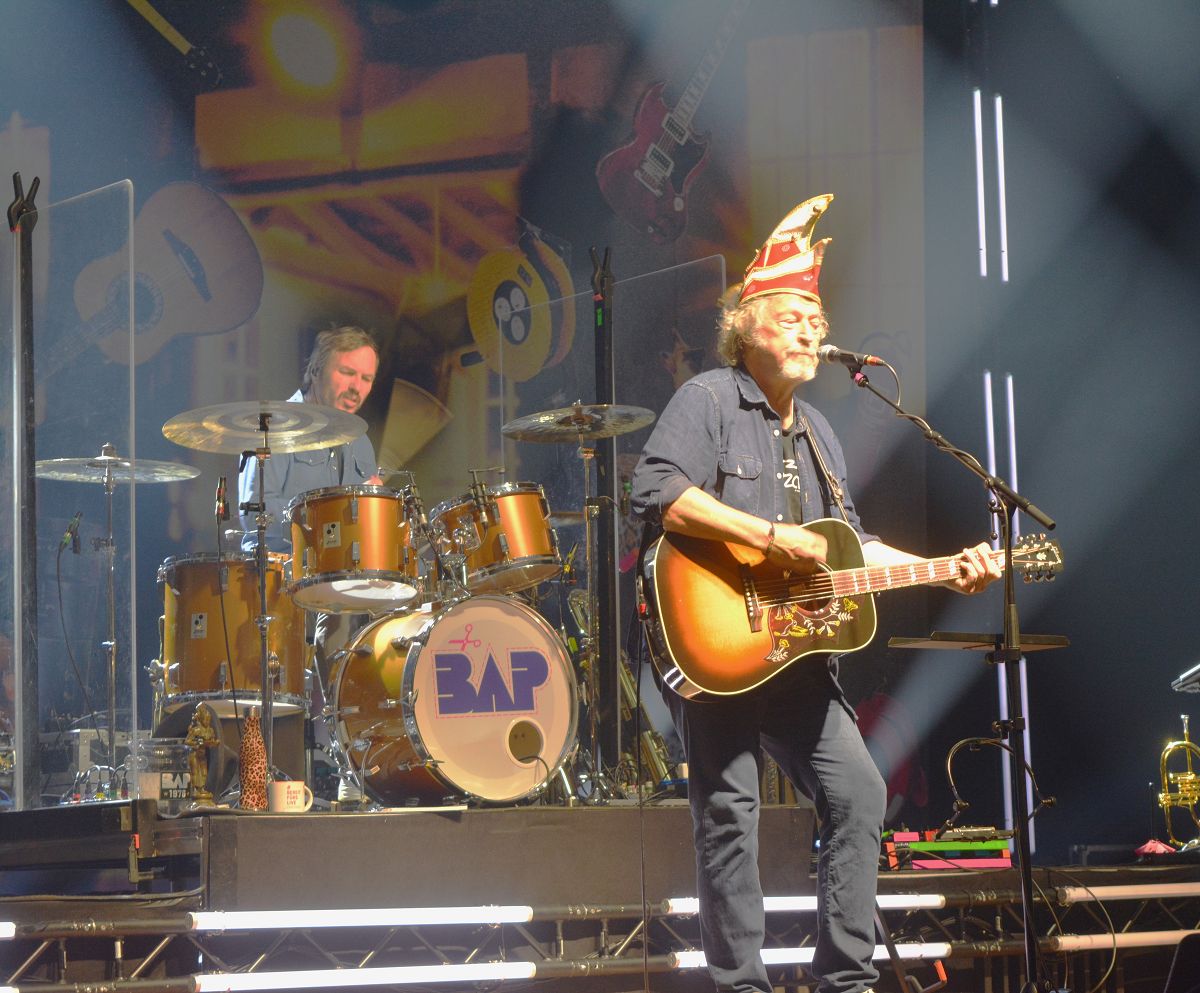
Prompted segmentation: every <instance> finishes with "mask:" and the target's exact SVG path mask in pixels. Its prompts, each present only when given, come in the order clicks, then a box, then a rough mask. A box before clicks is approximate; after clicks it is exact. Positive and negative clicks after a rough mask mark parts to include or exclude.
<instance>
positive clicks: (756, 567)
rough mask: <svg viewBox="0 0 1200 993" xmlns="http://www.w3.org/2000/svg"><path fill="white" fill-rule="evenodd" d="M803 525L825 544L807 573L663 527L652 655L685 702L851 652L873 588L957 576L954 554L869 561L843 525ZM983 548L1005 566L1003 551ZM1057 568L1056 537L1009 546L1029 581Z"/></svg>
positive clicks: (870, 608) (650, 585) (867, 623)
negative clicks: (822, 559) (819, 562)
mask: <svg viewBox="0 0 1200 993" xmlns="http://www.w3.org/2000/svg"><path fill="white" fill-rule="evenodd" d="M805 527H807V528H809V529H810V530H812V531H815V532H816V533H818V534H820V535H822V536H824V537H825V539H826V541H827V542H828V545H829V547H828V551H827V553H826V564H825V565H823V566H821V567H820V568H818V569H817V570H816V571H814V572H812V573H810V574H806V575H799V574H796V573H789V572H786V571H784V570H781V569H779V568H777V567H776V566H774V565H772V564H771V563H769V562H767V560H766V557H765V556H764V555H763V553H762V552H759V551H757V550H756V549H753V548H749V547H747V546H745V545H740V544H738V543H736V542H721V541H710V540H706V539H702V538H691V537H687V536H685V535H679V534H673V533H671V532H667V533H666V534H664V535H662V537H660V538H658V539H657V540H656V541H655V542H654V543H653V544H652V545H651V546H650V548H649V549H647V552H646V557H645V564H644V569H643V579H644V588H645V589H646V592H647V595H648V599H649V601H650V602H649V607H650V612H651V623H650V626H649V627H650V656H651V659H652V660H653V662H654V666H655V669H657V671H658V674H659V675H660V676H661V677H662V679H663V681H664V682H665V683H666V684H667V685H668V686H670V687H671V689H673V690H674V691H675V692H676V693H678V694H680V695H681V696H684V697H688V698H691V697H695V696H698V695H700V694H713V695H716V696H733V695H736V694H738V693H745V692H746V691H747V690H751V689H754V688H755V687H756V686H761V685H762V684H763V683H765V682H766V681H767V680H768V679H770V678H771V677H772V676H774V675H776V674H777V673H779V672H782V671H783V670H784V669H786V668H787V667H788V666H790V665H791V664H792V663H793V662H796V661H798V660H800V659H802V658H805V657H806V656H810V655H821V656H827V655H842V654H845V653H847V652H854V651H857V650H858V649H860V648H863V647H864V646H866V645H868V644H870V642H871V639H872V638H874V637H875V623H876V622H875V601H874V598H873V594H875V593H878V592H881V591H883V590H894V589H902V588H904V587H908V586H920V585H924V584H931V583H940V582H944V581H945V580H947V579H953V578H954V577H955V576H957V575H958V571H959V570H958V562H957V557H956V556H947V557H945V558H937V559H924V560H921V561H919V562H912V563H906V564H904V565H888V566H868V565H865V564H864V559H863V551H862V544H861V543H860V542H859V539H858V534H857V533H856V532H855V531H854V529H853V528H851V527H850V526H849V525H847V524H846V523H844V522H843V521H839V520H834V519H832V518H826V519H823V520H819V521H813V522H812V523H810V524H806V525H805ZM989 554H990V556H991V558H992V561H994V562H996V563H998V564H1002V563H1003V559H1004V552H1003V550H999V551H993V552H990V553H989ZM1062 564H1063V558H1062V550H1061V549H1060V548H1059V546H1058V543H1057V542H1053V541H1047V540H1046V538H1045V536H1044V535H1039V536H1037V537H1027V538H1024V539H1022V540H1021V542H1020V543H1019V544H1018V545H1016V546H1015V547H1014V548H1013V565H1014V568H1016V569H1017V570H1019V571H1020V572H1021V574H1022V575H1023V576H1024V578H1025V580H1026V581H1027V582H1029V581H1033V580H1043V579H1047V580H1048V579H1052V578H1053V577H1054V576H1055V575H1057V573H1058V572H1060V571H1061V570H1062Z"/></svg>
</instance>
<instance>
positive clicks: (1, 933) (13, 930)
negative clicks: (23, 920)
mask: <svg viewBox="0 0 1200 993" xmlns="http://www.w3.org/2000/svg"><path fill="white" fill-rule="evenodd" d="M16 936H17V925H16V923H15V922H13V921H0V938H15V937H16Z"/></svg>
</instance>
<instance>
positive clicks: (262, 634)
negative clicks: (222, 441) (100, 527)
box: [230, 411, 279, 769]
mask: <svg viewBox="0 0 1200 993" xmlns="http://www.w3.org/2000/svg"><path fill="white" fill-rule="evenodd" d="M258 430H259V431H261V432H262V436H263V443H262V445H261V446H260V447H258V448H255V449H252V450H248V451H244V452H242V462H241V466H240V467H239V472H240V470H241V469H242V468H244V467H245V465H246V463H247V462H248V461H249V460H250V459H254V461H255V464H256V465H257V467H258V493H257V496H258V501H257V502H256V503H243V504H241V505H240V507H239V509H241V510H244V511H254V513H255V517H254V523H255V525H256V528H255V530H256V533H257V535H258V542H257V544H256V546H255V550H254V563H255V567H256V568H257V569H258V616H257V617H256V618H255V619H254V623H255V624H256V625H258V642H259V680H260V682H259V685H260V686H261V687H262V733H263V744H264V746H265V747H266V751H267V768H268V769H272V768H274V764H273V762H272V757H273V753H272V743H273V742H272V739H273V738H274V730H275V725H274V699H275V688H274V685H273V682H274V679H275V673H274V672H273V671H272V670H273V669H274V668H276V667H277V666H278V664H279V660H278V659H275V660H274V663H275V664H274V665H272V659H271V650H270V642H269V640H268V631H269V629H270V626H271V622H272V621H273V620H275V618H274V617H272V616H270V615H269V614H268V613H267V566H268V564H269V562H270V558H269V555H268V550H267V526H268V524H269V523H270V515H269V514H268V513H267V498H266V492H265V489H266V482H265V479H264V474H265V472H266V465H267V460H268V459H270V457H271V443H270V433H271V414H269V413H267V412H265V411H264V412H263V413H260V414H259V415H258ZM230 664H232V659H231V660H230Z"/></svg>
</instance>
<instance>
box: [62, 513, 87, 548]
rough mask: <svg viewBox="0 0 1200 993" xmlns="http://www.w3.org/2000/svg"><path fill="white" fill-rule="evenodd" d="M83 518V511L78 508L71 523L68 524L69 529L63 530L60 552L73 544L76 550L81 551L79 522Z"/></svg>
mask: <svg viewBox="0 0 1200 993" xmlns="http://www.w3.org/2000/svg"><path fill="white" fill-rule="evenodd" d="M82 520H83V511H82V510H77V511H76V512H75V516H74V517H72V518H71V523H70V524H68V525H67V530H66V531H64V532H63V536H62V541H61V542H60V543H59V546H58V550H59V551H60V552H61V551H62V550H63V549H64V548H66V547H67V546H68V545H71V546H72V548H73V550H74V551H75V552H78V551H79V522H80V521H82Z"/></svg>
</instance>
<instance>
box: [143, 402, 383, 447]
mask: <svg viewBox="0 0 1200 993" xmlns="http://www.w3.org/2000/svg"><path fill="white" fill-rule="evenodd" d="M264 417H265V418H267V426H268V427H269V429H270V430H269V432H268V433H267V434H265V435H264V433H263V430H262V418H264ZM162 430H163V434H165V435H166V436H167V437H168V438H170V439H171V440H172V441H173V442H175V444H177V445H182V446H183V447H184V448H194V449H197V450H198V451H201V452H220V453H222V454H224V455H240V454H241V453H242V452H244V451H248V450H250V449H253V448H257V447H258V446H259V445H261V444H262V443H263V440H264V438H265V439H266V441H267V444H269V445H270V447H271V451H272V452H277V453H287V452H308V451H312V450H313V449H314V448H333V447H334V446H336V445H344V444H346V442H348V441H354V439H355V438H361V437H362V436H363V435H364V434H366V433H367V422H366V421H364V420H363V419H362V418H361V417H359V416H358V415H357V414H347V413H346V412H345V411H344V410H337V409H335V408H333V407H323V406H321V405H320V404H317V403H292V402H289V401H285V400H247V401H244V402H235V403H219V404H216V405H214V406H212V407H197V408H196V409H195V410H188V411H185V412H184V413H182V414H176V415H175V416H174V417H172V418H171V419H170V420H169V421H167V423H166V424H164V425H163V429H162Z"/></svg>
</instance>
